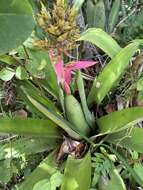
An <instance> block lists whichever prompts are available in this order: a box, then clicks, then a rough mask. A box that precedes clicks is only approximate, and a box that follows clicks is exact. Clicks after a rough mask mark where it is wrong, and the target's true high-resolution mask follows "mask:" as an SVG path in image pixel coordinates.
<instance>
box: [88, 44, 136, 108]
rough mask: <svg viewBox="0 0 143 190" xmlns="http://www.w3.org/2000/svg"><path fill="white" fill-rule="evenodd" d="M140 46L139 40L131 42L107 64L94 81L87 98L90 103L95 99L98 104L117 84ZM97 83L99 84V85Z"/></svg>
mask: <svg viewBox="0 0 143 190" xmlns="http://www.w3.org/2000/svg"><path fill="white" fill-rule="evenodd" d="M138 48H139V43H137V42H134V43H131V44H129V45H128V46H126V47H125V48H124V49H122V50H121V51H119V53H118V54H117V55H116V56H115V57H114V58H113V59H112V60H111V61H110V63H109V64H108V65H107V66H105V68H104V69H103V70H102V72H101V73H100V74H99V76H98V77H97V79H95V81H94V83H93V86H92V88H91V91H90V93H89V96H88V99H87V100H88V104H89V105H91V104H92V103H93V102H94V101H95V102H97V103H98V104H100V103H101V102H102V100H103V99H104V98H105V96H106V95H107V93H108V92H109V91H110V90H111V89H112V88H113V87H114V86H115V84H117V82H118V81H119V79H120V77H121V76H122V75H123V73H124V71H125V69H126V68H127V67H128V64H129V61H130V59H131V58H132V56H133V55H134V54H135V52H136V51H137V49H138ZM97 83H98V84H99V85H97Z"/></svg>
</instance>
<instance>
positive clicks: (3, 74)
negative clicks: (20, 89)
mask: <svg viewBox="0 0 143 190" xmlns="http://www.w3.org/2000/svg"><path fill="white" fill-rule="evenodd" d="M14 75H15V72H14V71H13V70H12V69H10V68H3V69H2V70H1V71H0V79H1V80H3V81H9V80H11V79H12V78H13V77H14Z"/></svg>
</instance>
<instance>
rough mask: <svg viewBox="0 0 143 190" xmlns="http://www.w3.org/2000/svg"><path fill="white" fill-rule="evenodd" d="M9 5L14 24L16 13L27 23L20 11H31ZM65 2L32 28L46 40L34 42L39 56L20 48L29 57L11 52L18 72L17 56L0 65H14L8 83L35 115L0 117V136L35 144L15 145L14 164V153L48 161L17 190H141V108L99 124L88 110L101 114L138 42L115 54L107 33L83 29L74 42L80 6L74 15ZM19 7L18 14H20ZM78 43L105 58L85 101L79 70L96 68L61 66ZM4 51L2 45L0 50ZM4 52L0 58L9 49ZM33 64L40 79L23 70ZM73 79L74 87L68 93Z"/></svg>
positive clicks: (105, 118)
mask: <svg viewBox="0 0 143 190" xmlns="http://www.w3.org/2000/svg"><path fill="white" fill-rule="evenodd" d="M1 2H2V3H0V5H2V6H0V7H2V8H3V12H4V11H5V12H6V11H7V10H6V9H5V7H4V5H5V4H4V2H3V1H1ZM9 2H10V3H12V2H13V1H12V0H11V1H10V0H9ZM14 2H15V4H10V5H11V6H10V7H11V9H12V10H11V9H9V12H10V13H11V12H12V13H13V12H14V13H15V14H16V16H17V18H21V17H22V16H20V17H18V15H17V13H18V14H19V12H20V11H21V12H20V14H21V15H23V14H24V16H25V15H26V16H25V17H29V16H28V15H29V13H28V14H27V13H23V12H24V10H23V8H22V7H23V6H20V5H25V6H27V7H30V4H29V3H28V2H27V1H26V0H25V1H22V2H23V3H22V2H21V3H20V4H19V1H18V0H17V1H14ZM65 2H66V1H64V0H57V2H56V4H54V8H53V10H52V11H50V12H48V11H47V9H46V8H45V7H44V5H43V4H42V11H41V13H40V14H38V23H39V24H40V26H41V27H42V29H43V32H44V35H45V37H44V38H43V39H40V40H36V42H35V43H34V45H36V46H37V47H39V49H36V50H35V49H34V50H31V49H29V48H28V47H25V48H26V51H25V52H26V55H27V57H24V56H23V53H21V49H20V50H19V49H18V50H17V52H18V55H22V56H23V57H22V58H25V59H24V61H26V63H25V62H24V63H23V62H22V64H21V65H20V66H19V65H18V66H17V65H16V64H19V62H20V63H21V61H22V60H23V59H21V58H20V57H18V59H17V58H16V59H15V56H14V57H12V56H9V55H2V56H1V60H3V62H4V63H11V65H12V66H13V68H12V69H13V70H12V71H11V70H10V71H11V72H13V75H12V77H14V76H15V78H16V82H17V83H16V84H17V92H18V94H19V98H20V99H23V100H24V101H25V102H26V104H27V105H28V106H29V108H27V109H28V110H30V112H31V113H32V114H33V115H32V116H33V117H32V118H25V119H24V118H23V119H18V118H0V132H1V133H10V134H18V135H24V136H27V135H28V136H32V138H33V139H31V140H29V141H28V142H27V144H26V140H25V139H23V140H22V141H20V140H19V139H18V140H15V142H14V143H13V147H12V152H11V154H12V157H13V158H17V157H18V156H19V154H18V152H20V155H23V154H24V155H30V154H36V153H38V152H42V151H45V150H49V154H48V156H47V157H46V158H45V159H44V160H43V161H42V162H41V164H40V165H39V166H38V167H37V168H36V169H35V170H34V171H33V172H32V173H31V174H29V176H28V177H27V179H24V181H23V182H22V183H21V184H20V185H18V186H17V189H19V190H25V189H28V190H40V189H41V190H43V189H49V190H53V189H54V190H55V189H57V188H58V189H61V190H88V189H99V190H106V189H111V190H112V189H119V190H125V189H126V185H125V183H124V182H126V180H125V179H126V178H127V176H129V177H128V178H129V180H134V183H137V184H138V185H139V186H141V187H143V180H142V174H140V171H142V170H143V166H142V164H141V163H140V162H139V161H140V154H142V153H143V146H142V135H143V129H142V128H138V127H136V126H137V123H138V122H140V121H142V120H143V108H142V107H132V108H127V109H122V110H120V111H115V112H112V113H110V114H107V115H103V116H100V117H99V118H98V117H97V116H98V114H95V111H94V109H91V108H92V106H93V105H94V104H96V105H98V107H99V108H100V107H101V106H102V102H103V100H106V98H107V96H109V95H110V92H111V90H112V89H113V88H115V86H116V85H117V84H118V82H119V81H120V79H121V77H122V75H123V74H124V72H125V70H126V69H127V68H128V67H129V63H130V61H131V60H132V57H133V56H134V54H135V53H136V52H137V50H138V49H139V47H140V45H141V44H142V43H143V40H134V41H133V42H131V43H130V44H129V45H128V46H126V47H125V48H121V47H120V46H119V45H118V44H117V42H116V41H115V40H114V39H113V38H112V37H110V36H109V35H108V34H107V33H105V32H104V31H103V30H101V29H95V28H91V29H88V30H87V31H85V32H84V33H83V34H81V36H80V37H79V38H77V36H78V35H79V34H78V35H77V33H78V32H77V31H78V29H77V27H76V24H75V15H76V14H77V10H78V8H77V5H78V3H77V2H78V1H75V4H74V6H73V7H74V8H68V6H67V4H66V3H65ZM79 5H80V4H79ZM19 6H20V7H21V10H19V9H18V8H19ZM16 10H17V11H16ZM22 10H23V11H22ZM30 10H31V9H30ZM12 13H11V14H12ZM6 15H7V14H4V15H3V17H5V16H6ZM71 15H72V16H71ZM13 16H14V15H13ZM25 17H24V19H25ZM73 17H74V18H73ZM30 18H31V16H30ZM71 18H72V19H73V20H72V19H71ZM0 19H1V16H0ZM21 19H22V18H21ZM39 19H40V20H39ZM0 22H1V20H0ZM27 22H29V21H27ZM32 22H33V21H32ZM60 23H62V25H61V24H60ZM19 24H20V23H19ZM3 25H4V24H3ZM4 26H5V25H4ZM65 26H66V27H65ZM73 26H74V27H73ZM5 27H6V26H5ZM64 27H65V28H64ZM72 27H73V28H72ZM71 28H72V29H73V31H72V30H71ZM27 30H29V28H27ZM69 31H70V32H69ZM68 32H69V33H68ZM71 32H72V33H71ZM0 35H1V32H0ZM19 35H20V34H19ZM75 40H76V41H75ZM15 41H16V40H15ZM80 41H88V42H91V43H93V44H94V45H96V46H97V47H98V48H100V49H101V50H102V51H103V52H105V53H106V54H107V55H108V56H109V58H110V61H109V63H108V64H106V66H105V67H104V68H103V70H102V71H101V73H99V74H98V76H97V77H96V78H95V80H94V82H93V84H92V87H91V90H89V92H88V96H86V93H85V87H84V78H83V73H82V72H81V71H80V70H81V69H85V68H88V67H90V66H93V65H95V63H96V62H94V61H79V60H75V61H68V63H66V61H65V60H66V58H67V57H68V56H69V54H70V53H69V50H72V49H73V48H75V47H76V42H78V43H79V42H80ZM16 43H17V42H16ZM21 43H22V42H21ZM43 44H44V45H43ZM64 44H66V45H64ZM15 45H16V46H17V45H18V44H15ZM2 46H3V44H2V45H1V48H0V50H2ZM4 46H5V44H4ZM7 48H8V49H7ZM7 48H5V52H8V50H10V49H11V48H14V47H7ZM47 50H48V51H47ZM5 52H2V53H5ZM20 53H21V54H20ZM11 60H12V61H13V62H11ZM37 60H38V64H39V65H38V67H37V71H39V72H41V74H40V75H37V72H35V73H33V72H32V70H30V69H29V67H28V65H31V64H34V63H36V61H37ZM17 62H18V63H17ZM64 62H65V63H66V64H65V63H64ZM17 69H18V71H17ZM23 73H24V74H23ZM4 74H5V73H4ZM1 76H3V75H2V73H1ZM4 76H5V75H4ZM1 78H2V77H1ZM73 78H74V79H75V83H76V86H75V88H74V89H73V88H72V79H73ZM3 79H4V78H3ZM19 79H20V80H19ZM75 91H76V92H77V93H78V95H77V96H75V94H76V93H75ZM86 97H87V98H86ZM91 110H92V111H91ZM39 137H40V138H39ZM19 144H21V146H18V145H19ZM25 144H26V145H27V146H25ZM22 145H23V146H22ZM9 146H10V145H7V144H6V145H4V146H2V147H1V152H2V154H1V155H0V159H1V160H4V159H10V156H9V155H8V154H6V152H7V150H8V149H9V148H10V147H9ZM50 151H52V153H51V152H50ZM123 179H124V180H123Z"/></svg>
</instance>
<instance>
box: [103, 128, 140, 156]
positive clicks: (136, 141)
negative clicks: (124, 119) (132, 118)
mask: <svg viewBox="0 0 143 190" xmlns="http://www.w3.org/2000/svg"><path fill="white" fill-rule="evenodd" d="M142 137H143V129H142V128H137V127H134V126H132V127H130V128H128V129H126V130H123V131H120V132H118V133H113V134H111V135H109V136H108V137H107V139H106V141H107V142H110V143H113V144H115V145H118V146H121V147H124V148H126V149H131V150H134V151H137V152H140V153H143V146H142Z"/></svg>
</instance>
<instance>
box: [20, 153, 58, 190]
mask: <svg viewBox="0 0 143 190" xmlns="http://www.w3.org/2000/svg"><path fill="white" fill-rule="evenodd" d="M55 155H56V154H55V151H54V152H52V153H51V154H49V155H48V156H47V157H46V158H45V159H44V160H43V161H42V162H41V163H40V165H39V166H38V167H37V168H36V169H35V170H34V171H33V172H32V173H31V174H30V175H29V176H28V177H27V178H26V179H25V181H24V182H23V183H22V184H21V185H20V186H19V188H18V190H26V189H28V190H33V187H34V185H35V184H36V183H38V182H39V181H41V180H44V179H47V180H48V179H49V178H50V177H51V175H52V174H54V173H55V172H56V171H57V164H56V156H55Z"/></svg>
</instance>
